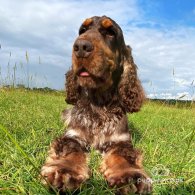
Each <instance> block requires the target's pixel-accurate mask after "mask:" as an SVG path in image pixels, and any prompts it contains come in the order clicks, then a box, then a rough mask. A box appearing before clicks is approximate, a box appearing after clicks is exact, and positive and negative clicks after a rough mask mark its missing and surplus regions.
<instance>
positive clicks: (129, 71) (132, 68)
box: [118, 46, 145, 113]
mask: <svg viewBox="0 0 195 195" xmlns="http://www.w3.org/2000/svg"><path fill="white" fill-rule="evenodd" d="M118 92H119V95H120V101H121V104H122V106H123V107H124V108H125V110H126V111H127V112H131V113H132V112H137V111H139V110H140V107H141V105H142V103H143V101H144V99H145V95H144V90H143V88H142V86H141V83H140V81H139V79H138V76H137V66H136V64H135V63H134V61H133V57H132V55H131V48H130V47H129V46H127V47H126V51H125V61H124V63H123V73H122V75H121V80H120V82H119V85H118Z"/></svg>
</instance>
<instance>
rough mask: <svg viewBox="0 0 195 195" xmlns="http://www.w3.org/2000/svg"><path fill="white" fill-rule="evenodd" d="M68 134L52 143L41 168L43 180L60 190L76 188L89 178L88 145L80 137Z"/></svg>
mask: <svg viewBox="0 0 195 195" xmlns="http://www.w3.org/2000/svg"><path fill="white" fill-rule="evenodd" d="M68 135H69V134H68V132H67V134H65V136H63V137H61V138H58V139H56V140H55V141H54V142H53V143H52V144H51V147H50V150H49V152H48V154H49V156H48V157H47V159H46V162H45V164H44V165H43V167H42V169H41V175H42V176H43V177H44V180H43V182H44V183H47V182H49V183H50V184H51V185H52V186H53V187H54V188H55V189H57V190H58V191H66V190H75V189H77V188H78V187H80V184H81V183H83V182H84V181H85V180H86V179H88V178H89V169H88V167H87V154H86V152H87V150H86V147H85V146H84V143H83V142H82V141H81V140H79V138H74V137H71V136H68ZM46 181H47V182H46Z"/></svg>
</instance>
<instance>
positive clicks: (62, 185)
mask: <svg viewBox="0 0 195 195" xmlns="http://www.w3.org/2000/svg"><path fill="white" fill-rule="evenodd" d="M68 164H69V163H68ZM41 175H42V182H43V183H44V184H46V185H49V186H50V187H51V186H52V187H53V188H55V189H57V190H59V191H66V190H76V189H78V188H79V187H80V186H81V184H82V183H83V182H85V181H86V180H87V179H88V178H89V170H88V168H87V167H83V166H81V165H74V164H71V166H66V162H64V164H63V165H62V164H57V163H56V164H52V165H51V164H50V165H47V164H46V165H44V166H43V167H42V169H41Z"/></svg>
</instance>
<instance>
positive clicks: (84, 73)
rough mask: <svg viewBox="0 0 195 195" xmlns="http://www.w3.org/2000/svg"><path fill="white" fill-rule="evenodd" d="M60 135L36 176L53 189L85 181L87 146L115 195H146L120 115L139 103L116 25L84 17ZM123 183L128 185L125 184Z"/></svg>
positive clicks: (140, 94) (138, 158) (137, 155)
mask: <svg viewBox="0 0 195 195" xmlns="http://www.w3.org/2000/svg"><path fill="white" fill-rule="evenodd" d="M65 88H66V102H67V103H69V104H72V105H73V107H71V108H69V109H65V110H64V111H63V113H62V119H63V120H64V121H65V123H66V125H67V129H66V131H65V133H64V135H63V136H61V137H60V138H57V139H56V140H55V141H54V142H53V143H52V144H51V147H50V150H49V153H48V157H47V159H46V162H45V164H44V165H43V167H42V170H41V175H42V176H43V177H44V178H45V180H46V181H47V182H48V183H50V184H51V185H52V186H53V187H54V188H55V189H57V190H59V191H62V192H63V191H66V190H75V189H77V188H79V187H80V185H81V184H82V183H84V182H85V181H86V180H87V179H88V178H89V177H90V170H89V168H88V165H87V157H88V153H89V151H90V148H91V147H93V148H95V149H97V150H98V151H100V152H101V153H102V156H103V160H102V164H101V166H100V172H101V173H102V174H103V175H104V177H105V179H106V180H107V182H108V184H109V186H111V187H112V186H117V187H122V186H126V187H124V188H122V190H121V193H123V194H125V193H128V192H129V191H133V192H135V193H150V192H151V190H152V185H151V182H150V181H151V180H150V178H149V176H148V175H147V174H146V172H145V171H144V169H143V166H142V155H141V152H140V151H139V150H137V149H135V148H134V147H133V145H132V142H131V135H130V130H129V128H128V120H127V116H126V113H133V112H137V111H139V110H140V108H141V105H142V103H143V101H144V99H145V95H144V90H143V88H142V86H141V83H140V81H139V79H138V76H137V66H136V65H135V63H134V60H133V57H132V54H131V48H130V46H126V44H125V41H124V37H123V33H122V30H121V28H120V27H119V25H118V24H117V23H116V22H115V21H114V20H112V19H111V18H109V17H107V16H102V17H98V16H94V17H91V18H88V19H86V20H85V21H84V22H83V23H82V25H81V27H80V29H79V36H78V38H77V39H76V41H75V43H74V44H73V51H72V68H71V70H69V71H68V72H67V74H66V84H65ZM127 184H129V185H127Z"/></svg>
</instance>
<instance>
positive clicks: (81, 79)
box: [66, 16, 143, 111]
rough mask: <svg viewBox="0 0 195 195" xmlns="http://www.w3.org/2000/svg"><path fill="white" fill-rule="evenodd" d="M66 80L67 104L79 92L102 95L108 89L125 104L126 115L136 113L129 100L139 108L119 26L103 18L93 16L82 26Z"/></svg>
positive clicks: (128, 52)
mask: <svg viewBox="0 0 195 195" xmlns="http://www.w3.org/2000/svg"><path fill="white" fill-rule="evenodd" d="M66 80H67V83H66V90H67V102H69V103H72V104H75V102H76V101H77V99H78V98H79V95H78V93H79V91H80V90H81V88H88V89H97V90H99V91H101V92H104V91H106V90H108V89H110V88H111V87H112V88H115V89H116V91H117V93H119V96H120V99H121V100H122V101H123V102H124V104H125V105H124V106H126V107H127V103H128V104H129V105H128V107H131V110H130V109H126V110H127V111H128V110H129V111H136V110H138V109H139V108H135V107H134V108H132V103H130V102H129V100H131V101H134V99H135V98H136V99H137V100H138V101H139V102H140V103H139V104H141V103H142V99H143V91H142V87H141V85H140V82H139V80H138V79H137V70H136V65H135V64H134V62H133V58H132V55H131V48H130V47H129V46H126V45H125V42H124V38H123V33H122V30H121V28H120V27H119V25H118V24H117V23H116V22H115V21H113V20H112V19H111V18H109V17H106V16H102V17H97V16H94V17H92V18H88V19H86V20H85V21H84V22H83V23H82V25H81V27H80V29H79V36H78V38H77V39H76V40H75V42H74V44H73V51H72V70H71V71H70V72H69V73H68V74H67V79H66ZM73 82H74V84H73ZM70 84H71V85H73V86H72V87H71V86H70ZM74 91H77V94H74ZM134 102H135V101H134ZM138 107H140V105H139V106H138Z"/></svg>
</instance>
